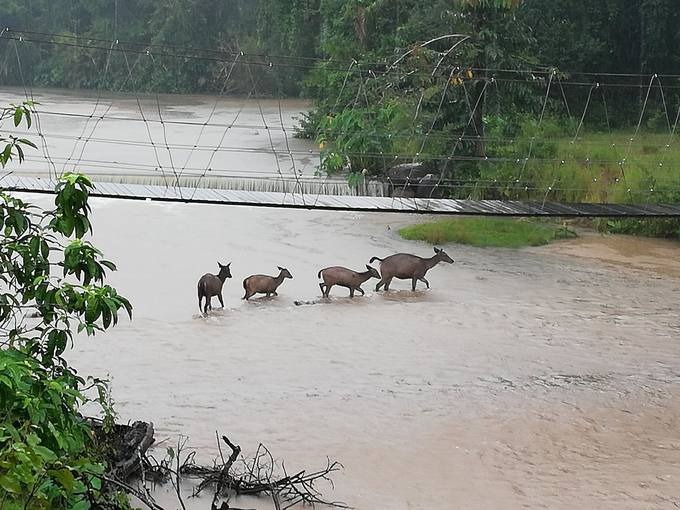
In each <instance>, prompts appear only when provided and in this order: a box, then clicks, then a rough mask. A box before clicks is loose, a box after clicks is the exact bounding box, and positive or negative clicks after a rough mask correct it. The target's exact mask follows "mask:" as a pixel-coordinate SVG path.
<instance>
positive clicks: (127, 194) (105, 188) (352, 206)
mask: <svg viewBox="0 0 680 510" xmlns="http://www.w3.org/2000/svg"><path fill="white" fill-rule="evenodd" d="M0 187H1V188H4V189H5V190H8V191H21V192H32V193H53V192H54V181H53V180H50V179H46V178H37V177H22V176H16V175H5V176H4V177H2V179H0ZM92 196H96V197H106V198H122V199H132V200H154V201H164V202H187V203H200V204H223V205H245V206H259V207H288V208H297V209H321V210H337V211H364V212H371V211H373V212H401V213H403V212H409V213H423V214H448V215H451V214H461V215H472V216H546V217H548V216H558V217H578V216H584V217H585V216H588V217H594V216H600V217H602V216H626V217H666V218H668V217H680V205H668V204H563V203H555V202H546V203H544V204H543V203H540V202H521V201H504V200H453V199H424V198H391V197H367V196H337V195H318V196H316V195H308V194H304V195H303V194H296V193H274V192H263V191H233V190H222V189H219V190H218V189H207V188H196V189H194V188H186V187H165V186H147V185H142V184H114V183H107V182H97V183H96V184H95V190H94V191H93V192H92Z"/></svg>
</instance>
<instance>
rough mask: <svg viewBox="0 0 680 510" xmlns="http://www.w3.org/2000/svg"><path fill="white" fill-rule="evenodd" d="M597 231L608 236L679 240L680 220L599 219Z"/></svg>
mask: <svg viewBox="0 0 680 510" xmlns="http://www.w3.org/2000/svg"><path fill="white" fill-rule="evenodd" d="M597 229H598V230H599V231H600V232H605V233H608V234H631V235H642V236H647V237H664V238H668V239H679V240H680V219H677V218H643V219H637V218H623V219H601V220H599V221H598V222H597Z"/></svg>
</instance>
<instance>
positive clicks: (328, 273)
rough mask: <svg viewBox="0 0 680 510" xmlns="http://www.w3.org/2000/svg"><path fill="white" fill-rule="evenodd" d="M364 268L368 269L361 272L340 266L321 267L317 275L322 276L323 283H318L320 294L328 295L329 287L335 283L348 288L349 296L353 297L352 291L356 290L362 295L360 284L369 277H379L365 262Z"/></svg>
mask: <svg viewBox="0 0 680 510" xmlns="http://www.w3.org/2000/svg"><path fill="white" fill-rule="evenodd" d="M366 269H368V271H364V272H363V273H359V272H357V271H352V270H351V269H347V268H346V267H340V266H333V267H327V268H326V269H322V270H321V271H319V274H318V275H317V276H318V278H323V283H320V284H319V288H321V294H322V295H323V297H329V295H330V292H331V288H332V287H333V285H337V286H339V287H345V288H347V289H349V297H351V298H353V297H354V291H357V290H358V291H359V292H361V295H362V296H363V295H364V291H363V289H362V288H361V284H362V283H364V282H365V281H366V280H368V279H370V278H380V273H378V271H377V270H376V269H375V268H373V267H371V266H369V265H368V264H366Z"/></svg>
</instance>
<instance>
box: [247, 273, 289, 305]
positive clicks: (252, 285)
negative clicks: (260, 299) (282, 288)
mask: <svg viewBox="0 0 680 510" xmlns="http://www.w3.org/2000/svg"><path fill="white" fill-rule="evenodd" d="M292 277H293V275H292V274H290V271H288V269H286V268H285V267H280V266H279V275H278V276H276V277H274V276H267V275H263V274H254V275H252V276H249V277H248V278H246V279H245V280H243V289H244V290H245V291H246V293H245V294H244V295H243V298H241V299H245V300H248V299H250V298H251V297H252V296H253V294H258V293H259V294H266V295H267V297H269V296H271V295H272V294H273V295H274V296H278V294H277V293H276V289H278V288H279V285H281V284H282V283H283V280H284V279H286V278H292Z"/></svg>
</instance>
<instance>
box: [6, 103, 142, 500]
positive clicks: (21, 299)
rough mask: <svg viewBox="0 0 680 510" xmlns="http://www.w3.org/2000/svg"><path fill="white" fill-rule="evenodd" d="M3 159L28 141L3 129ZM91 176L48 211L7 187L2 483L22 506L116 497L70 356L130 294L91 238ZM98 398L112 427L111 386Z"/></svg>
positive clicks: (20, 109) (79, 179) (26, 110)
mask: <svg viewBox="0 0 680 510" xmlns="http://www.w3.org/2000/svg"><path fill="white" fill-rule="evenodd" d="M31 107H32V105H30V104H24V105H20V106H16V107H11V108H6V109H4V110H2V113H1V114H0V124H1V123H3V122H7V121H12V122H13V124H14V125H15V126H19V124H20V123H22V122H25V124H26V125H27V126H28V127H29V128H30V126H31V118H32V115H31ZM0 143H2V144H3V145H4V146H3V150H2V151H1V152H0V165H1V166H2V167H3V168H4V167H5V166H6V165H8V164H10V163H12V162H18V163H20V162H21V161H22V160H23V157H24V149H26V148H30V147H33V144H32V143H31V142H30V141H28V140H25V139H20V138H16V137H12V136H10V135H5V136H4V137H3V139H2V140H0ZM91 188H92V184H91V183H90V181H89V180H88V179H87V178H86V177H85V176H83V175H77V174H66V175H64V176H63V177H62V178H61V179H60V180H59V183H58V184H57V188H56V190H55V191H56V195H55V201H54V204H55V207H54V209H52V210H41V209H39V208H37V207H35V206H32V205H31V204H29V203H27V202H25V201H23V200H21V199H19V198H17V197H15V196H12V195H10V194H8V193H5V192H2V191H0V228H2V229H3V236H2V239H1V240H0V343H1V344H2V348H0V487H2V490H3V494H4V495H3V496H2V502H3V504H8V505H9V508H12V507H13V504H17V505H19V506H20V507H21V508H25V509H43V508H45V509H47V508H78V509H87V508H94V507H97V508H98V507H99V506H97V505H99V504H101V503H103V502H105V501H108V502H109V503H111V504H114V503H115V505H118V502H119V500H118V497H117V495H115V494H114V495H111V494H109V493H107V492H106V491H105V490H104V489H105V487H104V485H103V484H102V474H103V473H104V469H105V465H104V464H103V461H102V460H101V459H99V458H98V457H97V455H96V454H95V449H94V448H93V444H92V431H91V429H90V428H89V426H88V425H87V424H86V422H85V421H83V419H82V417H81V416H80V415H79V408H80V405H81V404H82V403H84V402H86V401H88V398H87V397H86V396H85V395H84V393H83V390H84V389H85V387H86V384H87V383H86V381H85V380H84V379H83V378H81V377H80V376H78V375H77V374H76V372H75V370H73V368H71V367H70V366H69V364H68V362H67V361H66V359H65V358H64V357H63V354H64V352H65V351H66V349H67V348H68V346H69V345H70V344H72V343H73V341H74V335H75V333H76V331H85V332H86V333H87V334H88V335H93V334H94V333H95V332H96V331H103V330H106V329H108V328H109V327H111V326H113V325H115V324H116V323H117V321H118V316H119V313H120V312H121V311H125V312H127V314H128V315H130V317H131V314H132V307H131V305H130V303H129V302H128V300H127V299H126V298H125V297H123V296H121V295H119V294H118V293H117V292H116V290H115V289H114V288H113V287H111V286H109V285H106V284H105V283H104V279H105V275H106V271H107V270H111V271H113V270H115V266H114V264H113V263H112V262H110V261H108V260H105V259H103V258H102V255H101V253H100V252H99V250H97V248H96V247H94V246H93V245H92V244H91V243H90V242H89V241H87V240H85V236H86V234H88V233H89V232H91V224H90V220H89V212H90V208H89V206H88V196H89V191H90V189H91ZM91 386H94V387H96V388H97V389H98V390H99V399H98V402H99V404H100V405H101V406H103V407H102V410H103V411H104V412H105V415H106V417H107V423H109V425H110V421H111V420H112V414H111V413H112V411H111V409H110V408H109V407H108V404H107V401H106V398H105V393H106V387H105V385H104V384H103V383H102V382H100V381H96V380H95V381H93V382H92V383H91Z"/></svg>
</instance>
